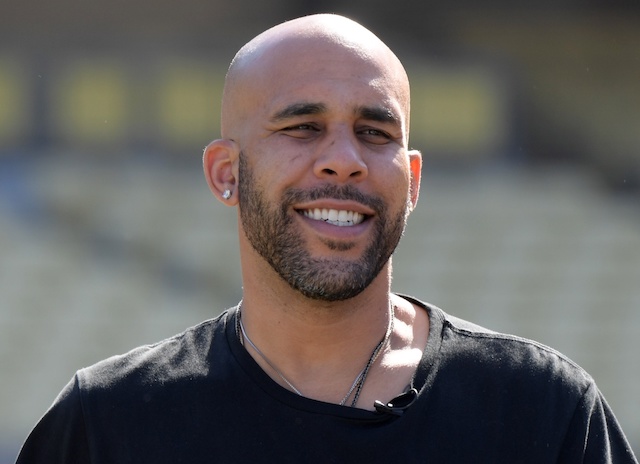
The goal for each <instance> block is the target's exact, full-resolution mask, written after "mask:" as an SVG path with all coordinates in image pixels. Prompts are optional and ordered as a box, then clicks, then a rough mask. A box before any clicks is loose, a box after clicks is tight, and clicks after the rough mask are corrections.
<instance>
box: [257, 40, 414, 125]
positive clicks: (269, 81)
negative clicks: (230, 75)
mask: <svg viewBox="0 0 640 464" xmlns="http://www.w3.org/2000/svg"><path fill="white" fill-rule="evenodd" d="M388 61H389V60H386V59H385V58H384V57H382V58H381V57H379V56H374V55H373V53H371V51H370V50H367V49H363V48H361V47H356V46H353V45H351V44H344V43H333V42H326V41H317V40H310V41H304V40H302V41H297V42H293V41H290V42H288V43H280V44H278V46H277V47H273V48H271V49H270V50H267V51H265V53H263V54H262V55H261V56H260V58H259V59H258V60H256V62H255V63H254V65H255V66H254V67H253V68H254V72H253V73H250V74H253V76H254V80H253V83H254V84H253V85H254V86H255V87H256V90H257V91H258V92H259V93H260V94H261V95H262V96H263V98H264V101H263V103H264V105H265V109H267V108H268V111H281V110H282V109H283V108H286V107H290V106H291V105H293V104H296V103H298V102H306V101H312V102H319V103H322V104H323V105H324V107H325V108H324V109H325V110H329V111H330V110H332V109H334V107H335V106H340V107H343V108H350V109H354V110H355V109H360V108H377V107H384V108H387V109H388V110H389V111H391V112H392V113H394V114H402V113H404V112H405V111H406V107H407V106H408V84H407V83H406V77H405V76H404V73H403V72H402V73H399V72H398V69H397V66H394V65H393V64H392V63H389V62H388ZM401 71H404V70H401Z"/></svg>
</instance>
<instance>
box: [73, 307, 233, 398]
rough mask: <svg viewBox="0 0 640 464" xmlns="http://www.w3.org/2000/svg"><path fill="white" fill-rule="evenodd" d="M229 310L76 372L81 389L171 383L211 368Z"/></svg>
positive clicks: (196, 375) (192, 376) (204, 373)
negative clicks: (170, 335) (214, 350)
mask: <svg viewBox="0 0 640 464" xmlns="http://www.w3.org/2000/svg"><path fill="white" fill-rule="evenodd" d="M227 316H228V312H227V311H225V312H223V313H222V314H220V315H219V316H218V317H216V318H213V319H209V320H206V321H204V322H201V323H199V324H197V325H195V326H193V327H190V328H188V329H186V330H184V331H183V332H181V333H179V334H176V335H174V336H172V337H169V338H166V339H164V340H162V341H159V342H157V343H153V344H149V345H142V346H139V347H137V348H134V349H133V350H131V351H129V352H127V353H124V354H121V355H116V356H112V357H110V358H107V359H104V360H102V361H100V362H98V363H96V364H93V365H92V366H89V367H85V368H83V369H80V370H79V371H78V372H77V374H76V375H77V379H78V384H79V387H80V389H81V390H85V391H99V390H102V389H109V390H113V389H115V388H117V387H118V385H120V386H122V387H123V388H130V387H132V386H133V385H136V384H138V385H145V384H149V383H169V382H172V381H175V380H177V379H179V378H185V377H190V378H196V377H198V376H203V375H206V374H207V372H208V371H209V368H210V365H209V357H210V355H211V353H210V352H211V348H212V346H213V343H214V340H220V339H222V338H223V336H224V327H225V324H226V321H227Z"/></svg>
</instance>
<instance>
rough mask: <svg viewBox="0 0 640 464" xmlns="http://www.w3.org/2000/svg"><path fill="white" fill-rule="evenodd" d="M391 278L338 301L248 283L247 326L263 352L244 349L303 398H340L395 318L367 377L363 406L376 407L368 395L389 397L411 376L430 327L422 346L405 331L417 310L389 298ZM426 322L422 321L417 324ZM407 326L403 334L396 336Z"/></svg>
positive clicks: (244, 304) (244, 310)
mask: <svg viewBox="0 0 640 464" xmlns="http://www.w3.org/2000/svg"><path fill="white" fill-rule="evenodd" d="M386 271H387V270H386V269H385V270H384V271H383V272H386ZM387 275H388V273H386V274H384V275H380V276H378V278H377V279H376V280H377V281H374V282H373V283H372V284H371V286H369V287H368V288H367V289H366V290H365V291H364V292H362V293H361V294H359V295H358V296H356V297H354V298H351V299H349V300H344V301H338V302H319V301H315V300H309V299H308V298H305V297H303V296H302V295H300V294H298V293H297V292H289V291H288V290H287V291H285V289H283V288H273V286H268V287H265V286H261V287H258V289H261V290H262V291H258V289H257V288H256V287H247V286H245V294H244V299H243V302H242V308H241V314H242V321H243V326H244V328H245V330H246V335H247V337H249V339H250V340H251V342H252V343H253V344H254V345H255V347H256V348H257V349H258V350H259V352H257V351H256V350H255V349H254V348H252V347H251V345H250V344H248V343H245V347H246V348H247V351H248V352H249V353H250V354H251V355H252V356H253V358H254V359H255V360H256V362H257V363H258V364H259V365H260V366H261V367H262V368H263V370H264V371H265V372H267V373H268V374H269V375H270V376H271V377H272V378H273V379H274V380H275V381H276V382H278V383H280V384H281V385H282V386H283V387H284V388H289V389H291V388H290V387H289V386H288V385H287V383H286V382H289V383H290V384H292V385H294V386H295V389H297V390H299V391H300V393H301V394H302V395H303V396H306V397H310V398H314V399H317V400H321V401H327V402H334V403H340V401H341V400H342V399H343V398H344V395H345V394H346V393H347V392H348V390H349V388H350V387H351V385H352V384H353V382H354V380H355V379H356V378H357V376H358V375H359V374H360V372H362V370H363V368H364V367H365V366H366V364H367V363H368V362H369V360H370V359H371V357H372V353H373V350H374V348H375V347H376V346H377V345H378V344H379V343H380V342H381V340H383V338H384V337H385V333H386V332H387V329H388V327H389V324H390V317H392V315H393V316H395V319H394V320H395V321H396V322H397V324H396V327H395V330H394V332H393V333H392V334H391V335H390V338H389V340H388V345H386V346H384V347H383V350H382V351H381V355H380V358H379V359H377V360H376V362H375V364H374V366H373V367H372V369H371V371H370V373H369V374H368V376H369V377H368V378H367V380H366V385H365V387H366V388H363V400H365V399H366V403H363V404H365V405H370V404H373V400H372V399H370V398H368V397H374V398H373V399H385V394H386V395H387V396H388V398H387V399H390V398H392V397H393V396H395V395H397V394H398V393H400V392H401V391H402V389H403V388H404V386H406V385H407V383H408V381H409V379H410V377H411V375H412V374H413V371H414V370H415V365H417V362H418V361H419V358H420V356H421V352H422V348H423V347H424V343H426V331H425V336H424V340H422V341H420V340H418V341H417V344H416V343H415V342H416V341H415V340H414V339H415V337H414V336H413V335H412V334H411V335H407V328H408V327H410V326H411V325H413V324H412V322H411V318H412V317H413V316H412V315H413V314H414V313H415V311H414V308H413V306H412V305H411V304H410V303H409V302H407V301H406V300H403V299H400V298H399V297H396V296H394V295H390V293H389V285H388V282H389V281H388V277H387ZM378 279H380V280H378ZM284 285H286V284H284ZM283 296H284V297H283ZM394 308H395V309H394ZM423 326H424V322H423V323H422V324H421V325H420V327H418V328H424V327H423ZM403 330H404V334H405V335H404V336H399V335H398V334H399V333H401V331H403ZM409 330H412V329H410V328H409ZM412 344H413V346H412ZM405 345H406V346H405ZM409 358H410V359H409ZM267 360H268V361H267ZM385 366H387V367H389V370H395V371H396V374H397V371H398V369H402V368H404V371H405V375H400V376H398V375H394V377H393V380H389V379H387V378H386V377H388V376H387V375H386V373H385ZM282 377H284V378H286V381H284V380H283V378H282ZM394 382H395V383H397V385H395V383H394ZM375 386H377V387H376V388H375V389H373V387H375ZM369 403H370V404H369Z"/></svg>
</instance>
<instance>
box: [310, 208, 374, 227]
mask: <svg viewBox="0 0 640 464" xmlns="http://www.w3.org/2000/svg"><path fill="white" fill-rule="evenodd" d="M301 212H302V214H303V215H304V216H306V217H308V218H309V219H313V220H315V221H324V222H327V223H329V224H333V225H334V226H340V227H349V226H355V225H358V224H360V223H361V222H362V221H364V219H365V216H364V214H360V213H358V212H356V211H348V210H337V209H326V208H324V209H320V208H315V209H307V210H304V211H301Z"/></svg>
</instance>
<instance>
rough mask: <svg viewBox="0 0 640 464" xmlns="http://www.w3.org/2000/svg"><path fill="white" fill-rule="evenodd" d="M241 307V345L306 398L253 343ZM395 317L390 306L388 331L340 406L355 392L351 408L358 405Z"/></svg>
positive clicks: (391, 330) (393, 309) (387, 341)
mask: <svg viewBox="0 0 640 464" xmlns="http://www.w3.org/2000/svg"><path fill="white" fill-rule="evenodd" d="M241 306H242V305H241V304H240V305H238V316H237V321H238V326H239V328H240V330H239V332H241V333H242V337H240V343H242V344H243V345H244V341H245V340H246V341H247V343H248V344H249V346H251V348H253V349H254V350H255V352H256V353H258V355H259V356H260V357H261V358H262V359H263V360H264V362H266V363H267V364H268V365H269V367H271V369H273V370H274V371H275V373H276V374H278V376H279V377H280V378H281V379H282V381H283V382H284V383H286V384H287V386H288V387H289V388H291V390H293V391H294V392H295V393H297V394H298V395H299V396H304V395H303V394H302V393H301V392H300V390H298V389H297V388H296V387H295V386H294V385H293V384H292V383H291V382H290V381H289V380H288V379H287V378H286V377H285V376H284V374H283V373H282V372H280V370H279V369H278V368H277V367H276V366H274V365H273V363H272V362H271V361H269V358H267V357H266V356H265V355H264V353H263V352H262V351H260V349H259V348H258V347H257V346H256V345H255V344H254V343H253V342H252V341H251V339H250V338H249V336H248V335H247V332H246V330H245V328H244V324H243V323H242V314H241V312H240V308H241ZM394 315H395V307H394V306H393V305H389V323H388V324H387V331H386V332H385V334H384V337H382V340H380V341H379V342H378V344H377V345H376V347H375V348H374V349H373V351H372V352H371V356H369V359H368V361H367V364H366V365H365V366H364V368H363V369H362V370H361V371H360V373H359V374H358V375H357V376H356V378H355V380H354V381H353V384H351V388H349V391H348V392H347V394H346V395H345V396H344V398H342V401H340V406H344V405H345V404H346V402H347V400H348V399H349V397H350V396H351V395H352V394H353V392H354V391H355V395H354V397H353V400H352V401H351V407H355V405H356V404H357V403H358V399H359V398H360V393H361V391H362V387H363V386H364V382H365V380H366V379H367V375H368V374H369V370H370V369H371V366H372V365H373V364H374V363H375V362H376V360H377V359H378V357H379V356H380V353H381V352H382V350H383V349H384V348H385V347H386V346H387V344H388V343H389V340H390V339H391V334H392V332H393V319H394ZM238 336H240V333H239V334H238Z"/></svg>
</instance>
